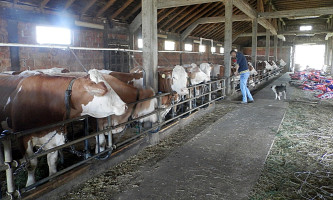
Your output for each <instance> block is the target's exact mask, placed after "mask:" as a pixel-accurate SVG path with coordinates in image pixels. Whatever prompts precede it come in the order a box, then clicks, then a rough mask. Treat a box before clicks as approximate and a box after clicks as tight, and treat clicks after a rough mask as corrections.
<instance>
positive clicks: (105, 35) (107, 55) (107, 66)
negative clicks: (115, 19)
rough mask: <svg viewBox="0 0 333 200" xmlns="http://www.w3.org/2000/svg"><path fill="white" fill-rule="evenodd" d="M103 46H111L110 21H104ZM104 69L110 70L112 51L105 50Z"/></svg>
mask: <svg viewBox="0 0 333 200" xmlns="http://www.w3.org/2000/svg"><path fill="white" fill-rule="evenodd" d="M103 46H104V48H108V47H109V23H104V32H103ZM104 69H108V70H110V69H111V68H110V51H104Z"/></svg>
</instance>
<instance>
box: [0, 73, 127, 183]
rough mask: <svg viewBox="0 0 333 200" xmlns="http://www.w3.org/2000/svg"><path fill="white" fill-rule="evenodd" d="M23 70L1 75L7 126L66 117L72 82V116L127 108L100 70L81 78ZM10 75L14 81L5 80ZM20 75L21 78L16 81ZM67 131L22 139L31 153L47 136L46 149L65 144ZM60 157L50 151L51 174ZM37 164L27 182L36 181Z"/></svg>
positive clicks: (37, 124)
mask: <svg viewBox="0 0 333 200" xmlns="http://www.w3.org/2000/svg"><path fill="white" fill-rule="evenodd" d="M21 74H23V75H24V76H23V75H18V76H12V75H7V76H0V83H1V85H0V92H1V94H7V95H2V96H1V97H0V99H1V100H0V103H1V105H0V106H1V108H4V109H1V111H0V113H1V120H3V119H6V120H5V121H4V122H7V121H10V122H11V123H10V124H8V126H9V127H11V128H12V130H13V132H17V131H23V130H27V129H32V128H36V127H40V126H44V125H47V124H50V123H55V122H58V121H62V120H64V119H65V118H66V113H67V110H66V106H65V91H66V90H67V89H68V87H69V85H70V83H72V94H71V97H70V108H69V111H70V115H69V118H75V117H78V116H80V115H90V116H93V117H97V118H102V117H107V116H109V115H112V114H117V115H121V114H123V113H124V112H125V110H126V104H125V103H124V102H123V101H122V100H121V99H120V97H119V96H118V95H117V94H116V92H115V91H114V90H113V89H112V88H111V86H110V85H109V84H108V83H107V82H106V81H105V79H104V78H103V76H102V74H101V73H99V72H98V71H97V70H91V71H89V75H87V76H85V77H80V78H74V77H60V76H49V75H45V74H36V75H30V76H26V75H27V73H21ZM30 74H31V73H30ZM8 79H13V80H14V81H11V83H10V84H6V80H8ZM18 79H21V80H20V81H19V82H17V80H18ZM7 85H10V86H7ZM15 85H16V87H15ZM14 88H15V89H14ZM3 102H6V103H5V104H4V103H3ZM7 119H9V120H7ZM64 135H65V129H63V128H54V129H49V130H46V131H41V132H38V133H35V134H30V135H28V136H24V137H23V138H21V141H20V142H22V143H23V144H22V146H23V147H24V151H25V152H24V153H25V156H27V157H30V156H32V155H33V153H34V152H33V147H35V146H37V147H38V146H42V145H43V144H44V143H45V142H47V141H48V140H50V141H49V142H48V143H47V145H45V146H44V147H43V149H44V150H47V149H50V148H53V147H56V146H58V145H61V144H64V142H65V136H64ZM51 137H52V138H51ZM57 158H58V151H55V152H52V153H49V154H48V155H47V160H48V165H49V175H52V174H54V173H55V172H56V160H57ZM36 166H37V159H32V160H31V161H30V168H29V169H28V180H27V184H26V185H27V186H29V185H31V184H33V183H34V182H35V177H34V172H35V169H36Z"/></svg>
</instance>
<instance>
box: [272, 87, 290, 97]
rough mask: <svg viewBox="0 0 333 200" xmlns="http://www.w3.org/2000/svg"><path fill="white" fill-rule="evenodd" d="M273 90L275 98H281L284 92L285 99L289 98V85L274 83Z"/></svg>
mask: <svg viewBox="0 0 333 200" xmlns="http://www.w3.org/2000/svg"><path fill="white" fill-rule="evenodd" d="M271 88H272V90H273V92H274V93H275V99H279V100H281V98H280V97H281V96H282V93H283V94H284V99H287V96H286V93H287V86H286V85H284V84H281V85H273V86H272V87H271Z"/></svg>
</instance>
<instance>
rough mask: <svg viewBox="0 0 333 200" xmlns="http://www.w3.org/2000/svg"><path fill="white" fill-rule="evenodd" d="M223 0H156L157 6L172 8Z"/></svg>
mask: <svg viewBox="0 0 333 200" xmlns="http://www.w3.org/2000/svg"><path fill="white" fill-rule="evenodd" d="M218 1H223V0H167V1H166V0H157V8H158V9H161V8H172V7H180V6H190V5H194V4H203V3H212V2H218Z"/></svg>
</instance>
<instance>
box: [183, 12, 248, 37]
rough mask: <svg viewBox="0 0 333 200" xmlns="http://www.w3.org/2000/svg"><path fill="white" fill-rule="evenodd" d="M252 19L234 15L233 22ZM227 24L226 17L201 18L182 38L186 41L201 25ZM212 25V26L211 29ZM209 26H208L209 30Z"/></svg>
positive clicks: (188, 28)
mask: <svg viewBox="0 0 333 200" xmlns="http://www.w3.org/2000/svg"><path fill="white" fill-rule="evenodd" d="M250 20H251V19H250V18H249V17H248V16H246V15H233V18H232V21H233V22H235V21H250ZM223 22H225V17H204V18H200V19H198V20H197V21H195V22H194V23H193V24H191V25H190V26H189V27H187V29H186V30H185V31H184V32H183V33H182V36H181V38H182V39H185V38H186V37H187V36H188V35H189V34H190V33H191V32H192V31H193V30H194V29H195V28H196V27H197V26H198V25H199V24H210V23H223ZM211 26H212V25H210V27H211ZM208 27H209V26H207V28H208Z"/></svg>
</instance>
